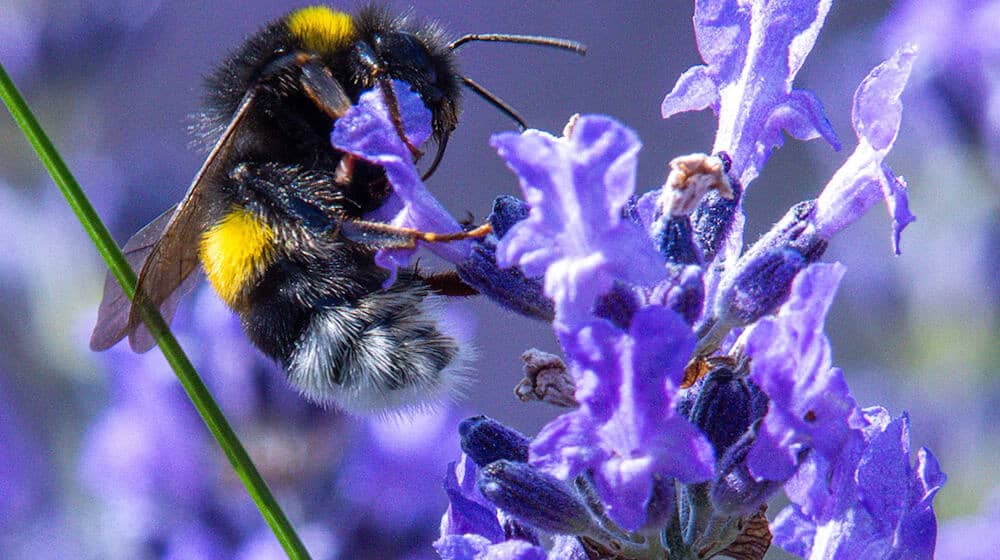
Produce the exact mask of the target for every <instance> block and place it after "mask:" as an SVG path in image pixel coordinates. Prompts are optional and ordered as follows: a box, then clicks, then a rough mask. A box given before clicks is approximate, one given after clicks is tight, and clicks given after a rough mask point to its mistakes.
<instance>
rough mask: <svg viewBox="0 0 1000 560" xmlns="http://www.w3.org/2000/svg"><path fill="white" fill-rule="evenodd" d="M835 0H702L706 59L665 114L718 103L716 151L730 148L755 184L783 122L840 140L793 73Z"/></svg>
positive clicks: (797, 133)
mask: <svg viewBox="0 0 1000 560" xmlns="http://www.w3.org/2000/svg"><path fill="white" fill-rule="evenodd" d="M831 3H832V0H775V1H770V2H762V1H755V2H745V1H740V0H699V1H698V2H697V3H696V7H695V14H694V27H695V36H696V37H697V40H698V50H699V51H700V52H701V56H702V60H704V61H705V63H706V64H705V65H701V66H694V67H692V68H691V69H689V70H688V71H687V72H685V73H684V74H683V75H682V76H681V77H680V78H679V79H678V80H677V84H676V85H675V86H674V89H673V91H671V92H670V93H669V94H667V96H666V98H665V99H664V100H663V105H662V106H661V112H662V114H663V118H669V117H670V116H672V115H675V114H677V113H682V112H685V111H697V110H701V109H705V108H707V107H711V108H712V110H713V111H714V112H715V113H716V114H717V115H718V116H719V128H718V131H717V133H716V136H715V145H714V147H713V148H712V152H713V153H718V152H723V151H724V152H727V153H728V154H729V155H730V156H731V157H732V159H733V169H732V171H733V173H734V174H735V175H736V176H737V177H739V179H740V181H741V182H742V183H743V186H744V187H745V186H747V185H748V184H749V183H750V182H751V181H753V180H754V178H756V177H757V175H758V174H759V173H760V170H761V168H763V167H764V163H765V162H766V161H767V158H768V157H769V156H770V155H771V152H772V151H773V150H774V149H775V148H777V147H779V146H781V145H782V143H783V142H784V141H783V138H782V129H784V130H785V131H787V132H788V133H789V134H790V135H792V136H794V137H795V138H798V139H800V140H812V139H813V138H817V137H823V138H824V139H825V140H826V141H827V142H829V143H830V145H832V146H833V147H834V149H837V150H839V149H840V142H839V140H838V139H837V135H836V133H835V132H834V131H833V128H832V127H831V125H830V123H829V121H827V119H826V116H825V115H824V114H823V107H822V105H821V104H820V102H819V100H818V99H817V98H816V96H815V95H813V94H812V93H810V92H808V91H804V90H793V89H792V81H794V80H795V75H796V74H797V73H798V71H799V68H801V67H802V63H803V62H804V61H805V58H806V56H807V55H808V54H809V51H811V50H812V47H813V44H814V43H815V42H816V36H817V34H818V33H819V30H820V28H821V27H822V26H823V21H824V20H825V19H826V14H827V12H828V11H829V10H830V4H831Z"/></svg>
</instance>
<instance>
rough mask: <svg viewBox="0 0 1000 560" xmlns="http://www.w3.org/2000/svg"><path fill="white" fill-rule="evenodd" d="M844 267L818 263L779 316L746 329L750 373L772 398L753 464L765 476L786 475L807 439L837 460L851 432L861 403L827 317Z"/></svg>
mask: <svg viewBox="0 0 1000 560" xmlns="http://www.w3.org/2000/svg"><path fill="white" fill-rule="evenodd" d="M843 274H844V267H843V266H842V265H839V264H832V265H830V264H813V265H810V266H809V267H808V268H807V269H806V270H804V271H802V272H801V273H800V274H799V276H798V277H797V278H796V280H795V282H794V283H793V284H792V293H791V296H790V297H789V299H788V302H787V303H785V305H783V306H782V308H781V310H780V311H779V313H778V316H777V317H776V318H767V319H763V320H761V321H760V322H759V323H757V324H756V325H755V326H754V327H753V328H752V329H751V330H749V331H748V334H747V335H746V336H747V338H746V352H747V355H748V356H750V358H751V360H752V362H751V372H750V378H751V379H752V380H753V381H754V383H756V384H757V385H758V386H759V387H760V388H761V389H762V390H763V391H764V392H765V393H766V394H767V396H768V397H769V398H770V400H771V402H770V405H769V407H768V412H767V415H766V416H765V417H764V421H763V423H762V425H761V429H760V435H759V436H758V438H757V442H756V443H755V445H754V447H753V448H752V449H751V450H750V453H749V455H748V457H747V464H748V466H749V467H750V470H751V472H752V473H753V474H754V475H755V476H756V477H758V478H760V479H768V480H785V479H787V478H788V477H790V476H791V475H792V474H793V473H794V472H795V468H796V466H797V464H798V453H799V451H800V449H801V446H802V445H807V446H809V447H812V448H814V452H815V453H819V454H820V455H821V456H823V457H825V458H827V459H829V460H834V459H835V458H836V457H837V456H838V455H839V453H840V451H841V448H842V447H843V446H844V445H845V442H846V440H847V438H848V430H849V424H848V421H849V418H850V416H851V414H852V412H853V411H854V409H855V408H856V405H855V403H854V399H853V397H851V395H850V392H849V391H848V389H847V384H846V383H845V382H844V378H843V374H842V373H841V372H840V370H839V369H836V368H833V367H832V365H831V357H830V343H829V341H828V340H827V338H826V336H825V335H824V334H823V322H824V320H825V318H826V312H827V310H828V309H829V306H830V303H831V302H832V300H833V296H834V294H835V293H836V289H837V285H838V284H839V282H840V279H841V277H842V276H843Z"/></svg>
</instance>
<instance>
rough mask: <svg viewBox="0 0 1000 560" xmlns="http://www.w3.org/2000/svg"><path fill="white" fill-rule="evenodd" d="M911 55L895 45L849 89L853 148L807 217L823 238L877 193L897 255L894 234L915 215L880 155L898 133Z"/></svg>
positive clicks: (903, 189) (852, 218) (898, 180)
mask: <svg viewBox="0 0 1000 560" xmlns="http://www.w3.org/2000/svg"><path fill="white" fill-rule="evenodd" d="M915 56H916V49H915V48H914V47H912V46H907V47H903V48H901V49H899V50H898V51H896V54H895V55H893V57H892V58H890V59H889V60H887V61H885V62H883V63H882V64H880V65H878V66H877V67H876V68H875V69H873V70H872V71H871V72H870V73H869V74H868V76H867V77H866V78H865V79H864V81H862V82H861V85H860V86H858V89H857V91H856V92H855V93H854V110H853V112H852V117H853V119H852V122H853V124H854V132H855V134H857V136H858V147H857V148H856V149H855V150H854V153H853V154H851V157H849V158H848V159H847V161H846V162H844V165H843V166H841V168H840V169H839V170H837V172H836V173H835V174H834V175H833V177H832V178H831V179H830V182H829V183H827V185H826V187H825V188H824V189H823V192H822V193H821V194H820V195H819V198H818V199H817V200H816V215H815V216H814V217H813V218H812V222H813V223H814V224H815V227H816V232H817V234H818V235H819V236H821V237H823V238H825V239H829V238H830V237H832V236H833V235H834V234H835V233H837V232H838V231H840V230H841V229H843V228H844V227H846V226H848V225H849V224H851V223H853V222H854V221H855V220H857V219H858V218H860V217H861V216H862V215H863V214H864V213H865V212H867V211H868V209H869V208H871V206H872V205H873V204H875V202H877V201H878V199H879V198H882V199H884V200H885V203H886V206H887V208H888V210H889V213H890V215H891V216H892V220H893V238H892V239H893V249H894V250H895V252H896V254H899V235H900V233H901V232H902V231H903V228H905V227H906V226H907V224H909V223H910V222H912V221H913V220H915V219H916V218H915V217H914V216H913V214H911V213H910V210H909V204H908V201H907V197H906V182H905V181H903V180H902V179H901V178H898V177H896V176H895V175H894V174H893V173H892V171H891V170H889V169H888V167H885V166H884V165H883V163H882V160H883V159H884V158H885V156H886V154H888V153H889V150H890V149H892V145H893V143H894V142H895V141H896V134H897V133H898V132H899V124H900V120H901V119H902V112H903V108H902V105H901V104H900V102H899V98H900V95H901V94H902V92H903V87H904V86H905V85H906V80H907V78H909V76H910V70H911V69H912V68H913V59H914V57H915Z"/></svg>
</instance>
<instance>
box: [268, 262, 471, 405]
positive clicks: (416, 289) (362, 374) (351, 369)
mask: <svg viewBox="0 0 1000 560" xmlns="http://www.w3.org/2000/svg"><path fill="white" fill-rule="evenodd" d="M437 299H438V298H437V297H436V296H429V295H428V293H427V289H426V288H425V287H424V286H423V285H422V284H420V283H419V282H417V281H414V280H408V279H406V278H400V280H399V281H397V283H396V284H395V285H393V286H392V287H391V288H390V289H389V290H387V291H377V292H373V293H369V294H366V295H363V296H362V297H361V298H360V299H359V300H357V301H355V302H352V303H351V304H350V305H348V304H344V305H332V306H327V307H321V308H316V309H315V310H314V312H313V313H312V315H311V317H310V318H309V319H308V320H307V323H306V325H305V328H304V329H303V331H302V333H301V335H300V336H299V338H298V340H297V341H296V343H295V347H294V349H293V350H292V353H291V355H290V356H289V358H288V360H287V361H286V363H285V369H286V371H287V374H288V378H289V381H291V383H292V384H293V385H294V386H295V387H296V389H298V390H299V392H301V393H302V394H303V396H305V397H306V398H308V399H310V400H312V401H315V402H318V403H320V404H324V405H328V404H335V405H336V406H338V407H339V408H342V409H344V410H347V411H349V412H355V413H370V412H381V411H386V410H390V409H398V408H405V407H407V406H412V405H416V404H419V403H426V402H433V401H435V400H440V399H441V398H444V397H448V396H453V395H455V394H456V393H457V392H460V391H461V389H462V387H463V385H464V384H465V380H466V378H465V376H464V375H463V368H464V367H465V365H466V364H467V362H468V354H469V351H470V347H469V346H468V344H467V343H466V342H464V341H462V337H461V335H460V333H459V331H458V329H455V328H453V327H451V326H449V325H448V324H447V323H446V322H445V321H443V320H442V316H441V313H440V310H439V309H438V301H437Z"/></svg>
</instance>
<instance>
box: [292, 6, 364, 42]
mask: <svg viewBox="0 0 1000 560" xmlns="http://www.w3.org/2000/svg"><path fill="white" fill-rule="evenodd" d="M287 21H288V29H289V31H291V32H292V35H294V36H296V37H298V38H299V40H301V41H302V44H303V45H304V46H305V48H306V49H308V50H310V51H312V52H315V53H319V54H328V53H333V52H335V51H337V50H338V49H341V48H343V47H346V46H347V45H348V44H350V43H351V42H352V41H353V40H354V21H353V20H352V19H351V15H350V14H348V13H345V12H337V11H334V10H331V9H330V8H328V7H326V6H310V7H308V8H301V9H299V10H295V11H294V12H292V13H291V14H289V15H288V20H287Z"/></svg>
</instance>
